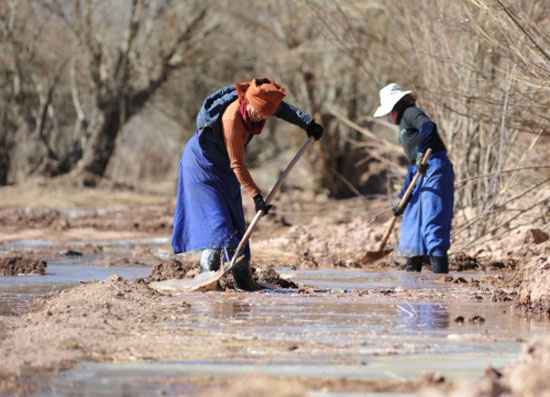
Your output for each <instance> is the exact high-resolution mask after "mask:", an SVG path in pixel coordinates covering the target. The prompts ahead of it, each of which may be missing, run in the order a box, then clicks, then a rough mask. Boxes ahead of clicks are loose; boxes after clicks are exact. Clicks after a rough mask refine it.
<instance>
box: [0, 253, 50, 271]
mask: <svg viewBox="0 0 550 397" xmlns="http://www.w3.org/2000/svg"><path fill="white" fill-rule="evenodd" d="M46 267H47V262H46V261H44V260H41V259H36V258H34V257H32V256H28V255H24V254H12V255H8V256H4V257H0V275H1V276H17V275H20V274H38V275H44V274H46Z"/></svg>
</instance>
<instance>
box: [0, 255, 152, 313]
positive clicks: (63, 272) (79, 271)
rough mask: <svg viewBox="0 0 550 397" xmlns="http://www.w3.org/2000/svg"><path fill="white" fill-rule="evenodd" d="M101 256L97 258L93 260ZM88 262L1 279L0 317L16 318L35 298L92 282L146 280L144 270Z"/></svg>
mask: <svg viewBox="0 0 550 397" xmlns="http://www.w3.org/2000/svg"><path fill="white" fill-rule="evenodd" d="M98 257H100V256H96V259H97V258H98ZM88 261H89V259H83V258H67V259H60V260H56V261H51V262H49V263H48V266H47V268H46V274H44V275H22V276H6V277H3V276H0V315H15V314H16V313H17V311H18V310H19V309H21V308H23V307H25V306H27V305H28V304H29V303H30V302H31V301H32V300H33V299H34V298H36V297H39V296H44V295H48V294H51V293H53V292H55V291H60V290H63V289H66V288H71V287H75V286H77V285H79V284H80V283H81V282H86V281H91V280H105V279H107V278H108V277H109V276H111V275H113V274H118V275H120V276H122V277H124V278H126V279H134V278H137V277H146V276H147V275H148V274H149V272H150V268H149V267H145V266H130V267H127V266H125V267H116V266H114V267H103V266H94V265H89V264H87V262H88Z"/></svg>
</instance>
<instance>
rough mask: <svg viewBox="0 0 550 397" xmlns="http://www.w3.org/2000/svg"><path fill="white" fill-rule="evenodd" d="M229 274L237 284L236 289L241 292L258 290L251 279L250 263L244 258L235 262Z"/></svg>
mask: <svg viewBox="0 0 550 397" xmlns="http://www.w3.org/2000/svg"><path fill="white" fill-rule="evenodd" d="M231 274H233V278H234V279H235V282H236V283H237V287H238V288H239V289H242V290H243V291H257V290H259V289H260V287H259V286H258V284H256V282H255V281H254V279H253V278H252V270H251V269H250V263H249V261H248V259H246V258H245V257H244V256H243V257H241V258H240V259H238V260H237V262H236V263H235V264H234V265H233V268H232V269H231Z"/></svg>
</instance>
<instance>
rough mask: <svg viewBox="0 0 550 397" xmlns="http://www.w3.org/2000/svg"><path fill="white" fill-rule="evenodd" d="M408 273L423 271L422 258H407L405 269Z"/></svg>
mask: <svg viewBox="0 0 550 397" xmlns="http://www.w3.org/2000/svg"><path fill="white" fill-rule="evenodd" d="M405 270H406V271H407V272H420V271H422V257H421V256H413V257H410V258H407V266H406V267H405Z"/></svg>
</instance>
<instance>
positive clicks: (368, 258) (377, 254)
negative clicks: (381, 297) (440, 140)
mask: <svg viewBox="0 0 550 397" xmlns="http://www.w3.org/2000/svg"><path fill="white" fill-rule="evenodd" d="M430 154H432V149H428V150H426V154H424V158H423V159H422V164H423V165H426V163H427V162H428V157H430ZM418 178H420V172H418V171H417V172H416V175H415V176H414V178H413V180H412V181H411V183H410V184H409V187H408V188H407V190H406V191H405V194H404V195H403V198H401V201H400V202H399V207H400V208H405V206H406V205H407V201H408V200H409V197H410V195H411V193H412V191H413V189H414V186H415V185H416V182H417V181H418ZM397 218H399V216H397V215H394V216H393V217H392V218H391V221H390V224H389V225H388V228H387V230H386V233H384V236H383V237H382V241H380V247H379V248H378V251H367V253H366V254H365V256H363V258H362V259H361V262H362V263H364V264H370V263H374V262H376V261H377V260H379V259H382V258H383V257H385V256H386V255H387V254H388V253H390V252H391V251H392V250H384V248H385V247H386V243H387V242H388V239H389V238H390V234H391V232H392V230H393V227H394V226H395V222H397Z"/></svg>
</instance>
